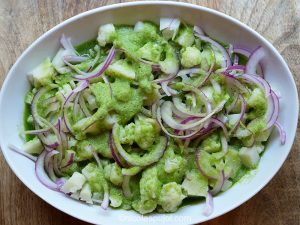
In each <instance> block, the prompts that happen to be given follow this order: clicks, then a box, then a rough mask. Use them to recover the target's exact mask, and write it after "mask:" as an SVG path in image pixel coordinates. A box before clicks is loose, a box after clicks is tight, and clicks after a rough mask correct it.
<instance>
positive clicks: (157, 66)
mask: <svg viewBox="0 0 300 225" xmlns="http://www.w3.org/2000/svg"><path fill="white" fill-rule="evenodd" d="M138 60H139V61H140V62H141V63H143V64H147V65H151V67H152V70H154V71H156V70H160V65H159V64H157V63H154V62H151V61H148V60H145V59H138Z"/></svg>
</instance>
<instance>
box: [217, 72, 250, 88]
mask: <svg viewBox="0 0 300 225" xmlns="http://www.w3.org/2000/svg"><path fill="white" fill-rule="evenodd" d="M222 74H223V75H225V78H226V80H227V81H228V82H230V84H232V85H233V86H236V87H237V88H238V89H239V90H240V91H241V92H242V93H249V90H248V89H247V88H246V87H245V86H244V85H243V84H242V83H241V82H240V81H239V80H238V79H237V78H236V77H234V76H232V75H230V74H229V73H222Z"/></svg>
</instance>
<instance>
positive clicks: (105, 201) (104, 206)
mask: <svg viewBox="0 0 300 225" xmlns="http://www.w3.org/2000/svg"><path fill="white" fill-rule="evenodd" d="M108 204H109V194H108V192H104V196H103V201H102V203H101V208H102V209H104V210H106V209H107V208H108Z"/></svg>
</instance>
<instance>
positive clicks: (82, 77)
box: [74, 47, 116, 80]
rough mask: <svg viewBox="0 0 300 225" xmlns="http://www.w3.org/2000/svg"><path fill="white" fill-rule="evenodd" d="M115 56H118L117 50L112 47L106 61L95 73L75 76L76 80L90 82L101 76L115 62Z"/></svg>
mask: <svg viewBox="0 0 300 225" xmlns="http://www.w3.org/2000/svg"><path fill="white" fill-rule="evenodd" d="M115 54H116V51H115V48H114V47H112V48H111V49H110V51H109V53H108V55H107V57H106V59H105V61H104V62H103V63H102V64H100V65H99V66H98V67H97V68H96V69H95V70H94V71H92V72H89V73H83V74H82V75H75V76H74V78H76V79H78V80H90V79H93V78H96V77H99V76H101V75H102V74H103V73H104V72H105V70H106V69H107V68H108V67H109V65H110V64H111V62H112V61H113V59H114V57H115Z"/></svg>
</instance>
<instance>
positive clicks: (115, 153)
mask: <svg viewBox="0 0 300 225" xmlns="http://www.w3.org/2000/svg"><path fill="white" fill-rule="evenodd" d="M108 145H109V149H110V152H111V155H112V157H113V158H114V160H115V162H116V163H117V164H118V166H120V167H121V168H122V167H126V166H125V165H123V163H122V161H121V159H120V157H119V156H118V154H117V151H116V149H115V147H114V146H115V145H114V141H113V136H112V133H110V134H109V143H108Z"/></svg>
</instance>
